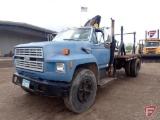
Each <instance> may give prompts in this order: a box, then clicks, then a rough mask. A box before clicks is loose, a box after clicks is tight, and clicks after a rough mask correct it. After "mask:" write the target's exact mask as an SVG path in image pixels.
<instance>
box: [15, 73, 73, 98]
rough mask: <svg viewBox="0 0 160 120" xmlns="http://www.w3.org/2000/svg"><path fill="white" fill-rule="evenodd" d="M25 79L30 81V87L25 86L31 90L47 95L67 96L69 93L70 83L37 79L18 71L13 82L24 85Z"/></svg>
mask: <svg viewBox="0 0 160 120" xmlns="http://www.w3.org/2000/svg"><path fill="white" fill-rule="evenodd" d="M23 79H25V80H28V81H30V84H29V88H26V87H24V88H25V89H27V90H28V91H30V92H33V93H36V94H40V95H47V96H67V95H69V91H70V87H71V84H70V83H63V82H52V81H48V80H37V79H32V78H28V77H25V76H22V75H19V74H18V73H14V74H13V78H12V82H13V83H14V84H15V85H19V86H21V87H23V86H22V81H23Z"/></svg>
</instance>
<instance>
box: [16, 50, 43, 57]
mask: <svg viewBox="0 0 160 120" xmlns="http://www.w3.org/2000/svg"><path fill="white" fill-rule="evenodd" d="M15 54H16V56H28V57H34V58H43V51H42V48H16V50H15Z"/></svg>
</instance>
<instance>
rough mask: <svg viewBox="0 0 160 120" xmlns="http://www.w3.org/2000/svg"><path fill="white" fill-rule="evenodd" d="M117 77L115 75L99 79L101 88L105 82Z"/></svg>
mask: <svg viewBox="0 0 160 120" xmlns="http://www.w3.org/2000/svg"><path fill="white" fill-rule="evenodd" d="M116 79H117V78H115V77H105V78H102V79H100V80H99V86H100V87H101V88H103V87H105V86H106V84H107V83H109V82H111V81H113V80H116Z"/></svg>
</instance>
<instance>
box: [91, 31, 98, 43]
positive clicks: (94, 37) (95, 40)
mask: <svg viewBox="0 0 160 120" xmlns="http://www.w3.org/2000/svg"><path fill="white" fill-rule="evenodd" d="M92 40H93V43H94V44H98V41H97V37H96V34H95V33H94V32H93V36H92Z"/></svg>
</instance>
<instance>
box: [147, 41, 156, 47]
mask: <svg viewBox="0 0 160 120" xmlns="http://www.w3.org/2000/svg"><path fill="white" fill-rule="evenodd" d="M157 46H159V42H146V43H145V47H157Z"/></svg>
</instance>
